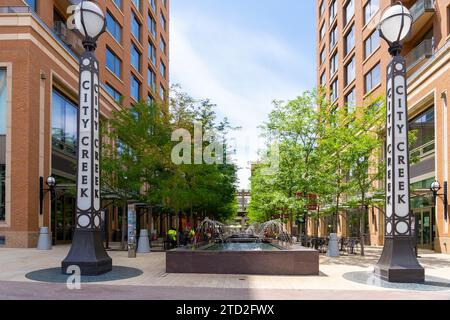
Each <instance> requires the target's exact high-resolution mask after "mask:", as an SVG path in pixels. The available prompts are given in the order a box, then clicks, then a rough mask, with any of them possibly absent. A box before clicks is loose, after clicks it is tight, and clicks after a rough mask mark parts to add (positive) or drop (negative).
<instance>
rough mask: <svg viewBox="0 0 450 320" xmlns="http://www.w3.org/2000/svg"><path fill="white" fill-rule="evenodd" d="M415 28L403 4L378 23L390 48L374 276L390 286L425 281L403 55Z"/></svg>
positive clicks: (390, 8)
mask: <svg viewBox="0 0 450 320" xmlns="http://www.w3.org/2000/svg"><path fill="white" fill-rule="evenodd" d="M411 25H412V16H411V14H410V13H409V11H408V9H406V8H405V7H404V6H403V5H402V4H401V3H398V4H395V5H393V6H391V7H389V8H388V9H387V10H386V11H385V12H384V14H383V15H382V17H381V21H380V23H379V26H378V28H379V31H380V36H381V37H382V38H383V39H384V40H386V42H387V43H388V44H389V53H390V54H391V55H392V60H391V62H390V63H389V64H388V66H387V88H386V91H387V94H386V178H385V179H386V221H385V240H384V248H383V253H382V255H381V258H380V260H379V261H378V264H377V265H376V266H375V274H376V275H377V276H379V277H380V278H381V279H383V280H386V281H389V282H403V283H418V282H424V281H425V271H424V269H423V268H422V266H421V265H420V264H419V262H418V261H417V258H416V255H415V253H414V241H413V240H414V239H413V237H414V230H413V228H412V226H413V220H414V219H413V216H412V214H411V211H410V202H409V200H410V185H409V183H410V182H409V148H408V113H407V110H408V109H407V97H406V94H407V88H406V84H407V83H406V61H405V59H404V58H403V57H402V56H401V55H400V53H401V51H402V40H404V39H405V38H406V37H407V36H408V34H409V32H410V30H411Z"/></svg>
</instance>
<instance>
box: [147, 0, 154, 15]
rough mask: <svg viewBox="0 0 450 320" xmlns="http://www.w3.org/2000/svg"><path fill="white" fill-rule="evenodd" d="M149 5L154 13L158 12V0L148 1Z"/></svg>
mask: <svg viewBox="0 0 450 320" xmlns="http://www.w3.org/2000/svg"><path fill="white" fill-rule="evenodd" d="M148 3H149V4H150V7H151V8H152V10H153V12H156V0H148Z"/></svg>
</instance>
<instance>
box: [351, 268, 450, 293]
mask: <svg viewBox="0 0 450 320" xmlns="http://www.w3.org/2000/svg"><path fill="white" fill-rule="evenodd" d="M343 277H344V279H346V280H349V281H352V282H357V283H361V284H366V285H369V286H376V287H381V288H389V289H401V290H415V291H443V290H450V281H449V280H447V279H443V278H437V277H432V276H425V283H392V282H387V281H385V280H381V279H380V278H378V277H377V276H375V274H374V273H373V272H371V271H356V272H348V273H345V274H344V275H343Z"/></svg>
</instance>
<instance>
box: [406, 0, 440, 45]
mask: <svg viewBox="0 0 450 320" xmlns="http://www.w3.org/2000/svg"><path fill="white" fill-rule="evenodd" d="M434 5H435V0H418V1H417V2H416V3H415V4H414V5H413V6H412V7H411V8H409V11H410V12H411V15H412V16H413V25H412V27H411V37H413V36H414V35H416V34H417V33H418V32H419V31H420V30H421V29H422V28H423V27H424V26H425V24H426V23H427V22H428V21H430V19H431V18H432V17H433V16H434V14H435V13H436V9H435V6H434Z"/></svg>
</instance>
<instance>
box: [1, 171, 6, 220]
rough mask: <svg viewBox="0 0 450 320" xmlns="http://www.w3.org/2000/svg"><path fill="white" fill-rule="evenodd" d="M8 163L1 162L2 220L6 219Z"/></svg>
mask: <svg viewBox="0 0 450 320" xmlns="http://www.w3.org/2000/svg"><path fill="white" fill-rule="evenodd" d="M5 178H6V165H5V164H0V221H5V220H6V206H5V205H6V202H5V195H6V181H5Z"/></svg>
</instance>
